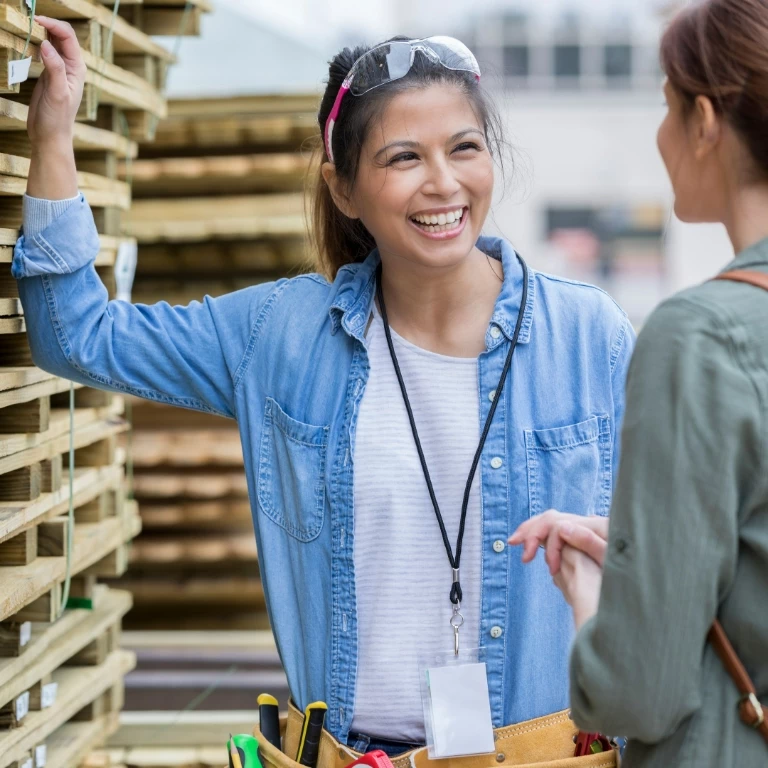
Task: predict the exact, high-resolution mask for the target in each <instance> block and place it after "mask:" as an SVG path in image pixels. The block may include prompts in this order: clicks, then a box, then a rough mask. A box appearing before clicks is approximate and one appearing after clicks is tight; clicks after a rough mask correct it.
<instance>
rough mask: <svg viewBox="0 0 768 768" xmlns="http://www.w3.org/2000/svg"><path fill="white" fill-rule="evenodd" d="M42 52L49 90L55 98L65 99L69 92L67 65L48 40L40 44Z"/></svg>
mask: <svg viewBox="0 0 768 768" xmlns="http://www.w3.org/2000/svg"><path fill="white" fill-rule="evenodd" d="M40 54H41V55H42V57H43V64H44V65H45V75H46V81H47V86H48V92H49V93H50V94H51V96H52V97H53V98H54V99H57V100H58V99H64V98H66V96H67V95H68V93H69V86H68V85H67V67H66V65H65V64H64V60H63V59H62V58H61V56H60V55H59V52H58V51H57V50H56V49H55V48H54V47H53V46H52V45H51V44H50V43H49V42H48V41H47V40H43V42H42V44H41V45H40Z"/></svg>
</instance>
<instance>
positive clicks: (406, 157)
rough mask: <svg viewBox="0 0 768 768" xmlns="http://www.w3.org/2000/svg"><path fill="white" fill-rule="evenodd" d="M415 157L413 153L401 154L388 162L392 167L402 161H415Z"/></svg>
mask: <svg viewBox="0 0 768 768" xmlns="http://www.w3.org/2000/svg"><path fill="white" fill-rule="evenodd" d="M416 159H418V158H417V155H415V154H414V153H413V152H403V153H402V154H399V155H395V156H394V157H393V158H392V159H391V160H390V161H389V165H393V164H394V163H400V162H403V161H404V160H416Z"/></svg>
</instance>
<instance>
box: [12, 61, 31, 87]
mask: <svg viewBox="0 0 768 768" xmlns="http://www.w3.org/2000/svg"><path fill="white" fill-rule="evenodd" d="M31 64H32V57H31V56H28V57H27V58H26V59H16V60H14V61H9V62H8V85H16V83H23V82H24V81H25V80H28V79H29V67H30V65H31Z"/></svg>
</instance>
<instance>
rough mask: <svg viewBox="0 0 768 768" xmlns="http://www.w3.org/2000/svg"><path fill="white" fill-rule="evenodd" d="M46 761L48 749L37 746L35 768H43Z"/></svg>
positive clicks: (43, 746) (40, 745) (43, 745)
mask: <svg viewBox="0 0 768 768" xmlns="http://www.w3.org/2000/svg"><path fill="white" fill-rule="evenodd" d="M47 759H48V748H47V747H46V746H45V744H38V745H37V746H36V747H35V768H43V766H44V765H45V761H46V760H47Z"/></svg>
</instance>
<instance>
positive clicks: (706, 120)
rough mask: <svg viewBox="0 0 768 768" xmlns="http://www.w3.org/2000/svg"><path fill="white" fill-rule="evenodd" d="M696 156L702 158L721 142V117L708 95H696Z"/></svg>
mask: <svg viewBox="0 0 768 768" xmlns="http://www.w3.org/2000/svg"><path fill="white" fill-rule="evenodd" d="M695 114H696V157H697V158H698V159H701V158H702V157H704V156H706V155H708V154H709V153H710V152H712V151H713V150H714V149H715V148H716V147H717V145H718V143H719V142H720V137H721V134H722V126H721V124H720V120H721V118H720V117H719V116H718V114H717V112H716V111H715V107H714V105H713V104H712V101H711V100H710V99H709V98H708V97H707V96H697V97H696V113H695Z"/></svg>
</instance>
